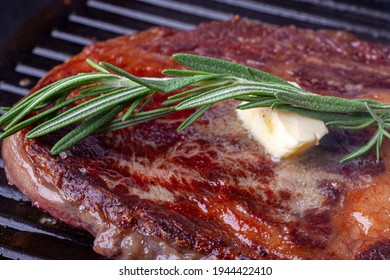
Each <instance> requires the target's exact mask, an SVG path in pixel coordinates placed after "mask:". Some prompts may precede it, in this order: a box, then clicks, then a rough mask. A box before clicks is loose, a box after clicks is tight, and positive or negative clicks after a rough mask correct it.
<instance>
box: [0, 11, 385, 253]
mask: <svg viewBox="0 0 390 280" xmlns="http://www.w3.org/2000/svg"><path fill="white" fill-rule="evenodd" d="M178 52H187V53H194V54H198V55H205V56H211V57H217V58H221V59H226V60H230V61H234V62H238V63H242V64H246V65H248V66H251V67H255V68H258V69H261V70H264V71H267V72H269V73H272V74H274V75H277V76H279V77H281V78H283V79H286V80H288V81H294V82H297V83H298V84H299V85H300V86H301V87H303V88H305V89H306V90H309V91H312V92H316V93H318V94H324V95H334V96H343V97H346V98H369V99H377V100H381V101H385V102H389V101H390V49H389V47H386V46H383V45H379V44H374V43H369V42H365V41H362V40H359V39H357V38H356V37H354V36H353V35H351V34H349V33H346V32H343V31H329V30H328V31H327V30H320V31H313V30H307V29H297V28H295V27H293V26H288V27H273V26H268V25H264V24H259V23H254V22H248V21H242V20H239V19H237V18H235V19H232V20H230V21H225V22H212V23H205V24H201V25H200V26H199V27H197V28H196V29H194V30H192V31H187V32H183V31H176V30H172V29H167V28H162V27H155V28H152V29H149V30H146V31H144V32H141V33H138V34H135V35H128V36H122V37H118V38H114V39H111V40H108V41H105V42H98V43H94V44H92V45H91V46H88V47H86V48H85V49H84V50H83V51H82V52H81V53H80V54H78V55H76V56H75V57H73V58H71V59H70V60H69V61H67V62H65V63H64V64H62V65H60V66H57V67H56V68H54V69H53V70H52V71H51V72H50V73H49V74H48V75H47V76H46V77H45V78H43V79H42V80H41V81H40V82H39V83H38V85H37V86H36V87H35V88H34V90H37V89H39V88H41V87H43V86H45V85H47V84H49V83H51V82H54V81H56V80H58V79H61V78H64V77H67V76H70V75H73V74H77V73H79V72H88V71H92V69H91V68H90V66H88V64H87V63H86V62H85V59H86V58H90V59H92V60H95V61H107V62H109V63H112V64H115V65H117V66H119V67H121V68H124V69H125V70H127V71H129V72H131V73H133V74H135V75H138V76H155V77H158V76H161V70H163V69H166V68H175V67H179V66H178V65H177V64H176V63H175V62H174V61H173V60H172V59H171V58H170V56H171V55H172V54H174V53H178ZM162 99H163V96H162V95H161V96H158V98H156V100H155V101H154V103H152V104H151V105H150V106H151V108H153V107H156V106H158V104H159V103H160V102H161V100H162ZM235 104H236V103H235V101H227V102H221V103H219V104H216V105H214V106H213V107H212V108H211V109H210V110H209V111H208V112H206V113H205V115H203V116H202V117H201V118H200V119H199V120H197V121H196V122H195V123H194V124H193V125H192V126H190V127H189V128H187V129H186V130H185V131H183V132H177V131H176V128H177V127H178V126H179V124H180V123H181V122H182V121H183V120H184V119H185V118H186V117H187V116H188V115H189V114H190V113H191V112H178V113H175V114H173V115H170V116H167V117H164V118H161V119H158V120H154V121H150V122H148V123H144V124H139V125H136V126H134V127H130V128H127V129H122V130H119V131H115V132H112V133H108V134H105V135H99V136H90V137H88V138H86V139H84V140H83V141H81V142H80V143H79V144H77V145H75V146H74V147H72V148H70V149H69V150H67V151H66V152H64V153H62V154H60V155H59V156H51V155H50V153H49V151H50V148H51V147H52V145H53V144H54V143H55V142H56V141H57V140H58V139H59V138H60V137H61V135H63V133H64V132H56V133H52V134H50V135H48V136H44V137H41V138H38V139H27V138H25V135H26V133H27V131H28V130H27V129H24V130H22V131H21V132H19V133H17V134H15V135H13V136H11V137H9V138H7V139H6V140H4V142H3V147H2V153H3V158H4V163H5V169H6V174H7V177H8V180H9V182H10V183H11V184H14V185H15V186H17V187H18V188H19V189H20V190H21V191H22V192H23V193H25V194H26V195H27V196H28V197H29V198H30V199H31V201H32V203H33V204H34V205H35V206H36V207H39V208H41V209H43V210H44V211H47V212H48V213H50V214H51V215H53V216H54V217H56V218H58V219H60V220H62V221H64V222H65V223H67V224H69V225H71V226H74V227H78V228H82V229H85V230H86V231H88V232H90V233H91V234H92V235H93V236H94V237H95V241H94V250H95V251H96V252H98V253H100V254H102V255H104V256H106V257H108V258H120V259H355V258H356V259H377V258H381V259H390V180H389V179H390V176H389V175H390V174H389V164H390V142H389V141H388V140H387V139H386V140H384V143H383V149H382V158H381V160H380V161H377V160H376V156H375V154H374V153H369V154H368V155H367V156H365V157H363V158H358V159H355V160H353V161H351V162H348V163H345V164H341V163H339V159H340V158H341V156H342V155H343V154H345V153H347V152H350V151H352V150H353V149H355V148H356V147H358V146H360V145H362V144H364V143H365V142H366V141H367V140H368V139H369V138H370V136H371V134H372V131H370V130H369V129H367V130H361V131H344V130H335V129H331V131H330V133H329V134H328V135H327V136H325V137H324V138H323V139H322V140H321V143H320V145H319V146H316V147H313V148H312V149H311V150H310V151H308V152H306V153H304V154H302V155H300V156H297V157H294V158H289V159H283V160H277V159H274V158H272V157H270V156H269V155H268V154H267V153H265V151H264V150H263V148H262V147H260V146H259V145H258V144H257V142H256V141H255V140H254V139H252V138H251V137H250V136H249V135H248V133H247V132H246V130H245V129H244V128H243V127H242V124H241V123H240V121H239V120H238V118H237V116H236V112H235V108H234V105H235Z"/></svg>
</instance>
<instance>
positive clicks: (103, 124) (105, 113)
mask: <svg viewBox="0 0 390 280" xmlns="http://www.w3.org/2000/svg"><path fill="white" fill-rule="evenodd" d="M173 59H174V60H176V61H177V62H178V63H179V64H181V65H183V66H185V67H187V68H189V69H186V70H178V69H167V70H164V71H163V73H164V74H165V75H167V77H164V78H141V77H136V76H134V75H132V74H130V73H128V72H126V71H124V70H123V69H121V68H118V67H116V66H114V65H112V64H109V63H106V62H101V63H99V64H96V63H95V62H93V61H90V60H87V62H88V63H89V64H90V65H91V66H92V67H94V68H95V69H96V70H97V72H94V73H81V74H78V75H75V76H71V77H67V78H65V79H62V80H59V81H57V82H55V83H53V84H51V85H48V86H46V87H44V88H42V89H40V90H39V91H37V92H35V93H33V94H31V95H29V96H28V97H27V98H25V99H24V100H22V101H21V102H19V103H18V104H17V105H15V106H14V107H13V108H6V110H5V113H4V115H3V116H2V117H0V126H3V127H4V133H3V134H2V135H1V136H0V138H1V139H3V138H5V137H8V136H9V135H11V134H13V133H16V132H17V131H19V130H21V129H23V128H25V127H26V126H32V125H36V126H35V127H34V128H32V129H31V130H30V131H29V132H28V133H27V137H29V138H34V137H41V136H43V135H46V134H48V133H51V132H53V131H56V130H58V129H61V128H63V127H65V126H68V125H70V124H73V125H75V124H77V123H78V125H76V128H74V129H73V130H72V131H70V132H69V133H68V134H66V135H65V136H64V137H63V138H62V139H60V140H59V141H58V142H57V143H56V144H55V145H54V147H53V149H52V150H51V153H52V154H53V155H57V154H59V153H61V152H62V151H64V150H66V149H68V148H69V147H70V146H72V145H74V144H76V143H77V142H78V141H80V140H82V139H83V138H85V137H87V136H88V135H90V134H94V133H95V134H96V133H106V132H109V131H113V130H117V129H122V128H124V127H128V126H132V125H135V124H139V123H142V122H147V121H150V120H153V119H157V118H161V117H163V116H166V115H168V114H172V113H174V112H176V111H180V110H187V109H191V108H196V109H197V110H196V111H195V113H193V114H192V115H191V116H190V117H188V118H187V119H186V120H185V121H183V123H182V124H181V125H180V126H179V127H178V130H183V129H185V128H187V127H188V126H189V125H191V124H192V123H193V122H195V121H196V120H197V119H198V118H199V117H201V116H202V115H203V114H204V113H205V112H206V111H207V110H208V109H209V108H210V107H211V106H212V105H213V104H215V103H217V102H221V101H224V100H228V99H236V100H240V101H245V104H241V105H238V106H237V109H240V110H246V109H250V108H258V107H271V108H277V109H279V110H284V111H288V112H293V113H296V114H300V115H303V116H307V117H310V118H314V119H318V120H322V121H324V122H325V123H326V124H327V125H328V126H333V127H336V128H341V129H363V128H365V127H368V126H374V127H376V128H377V129H376V132H375V133H374V135H373V136H372V138H371V139H370V140H369V141H368V142H367V143H366V144H365V145H363V146H361V147H358V148H357V149H356V150H354V151H352V152H351V153H349V154H347V155H345V156H344V157H342V158H341V160H340V161H341V162H346V161H349V160H352V159H354V158H357V157H360V156H362V155H364V154H366V153H367V152H368V151H370V150H371V149H375V150H376V153H377V158H378V159H379V158H380V153H381V145H382V141H383V138H384V137H387V138H390V133H389V131H388V130H389V128H390V104H387V103H382V102H379V101H373V100H362V99H352V100H350V99H344V98H340V97H333V96H320V95H317V94H314V93H311V92H307V91H305V90H303V89H300V88H298V87H296V86H294V85H292V84H290V83H288V82H286V81H284V80H282V79H280V78H278V77H276V76H273V75H271V74H268V73H265V72H262V71H260V70H257V69H254V68H250V67H247V66H245V65H240V64H237V63H232V62H228V61H224V60H220V59H215V58H210V57H204V56H197V55H192V54H175V55H173ZM75 89H81V90H80V96H84V97H86V96H89V97H92V99H90V100H88V101H86V102H84V103H81V104H74V106H73V107H71V108H70V109H68V110H65V111H63V108H64V107H65V106H68V105H70V104H72V103H74V102H75V101H77V100H79V99H81V97H76V98H72V99H66V97H67V96H68V95H69V94H70V93H71V92H72V91H73V90H75ZM156 92H161V93H165V94H170V95H168V98H167V100H166V101H165V102H163V103H162V104H161V108H157V109H153V110H146V109H147V106H146V105H147V104H148V103H149V102H150V101H151V100H152V99H153V98H154V97H155V96H156ZM45 106H49V107H48V108H50V109H48V110H46V111H44V112H43V113H42V112H41V113H39V114H31V113H33V112H37V111H38V110H40V109H42V108H43V107H45ZM126 108H128V109H127V110H126V111H125V114H124V115H123V117H122V118H116V115H117V114H118V113H119V112H120V111H123V110H125V109H126ZM60 110H61V111H60ZM55 113H57V114H55Z"/></svg>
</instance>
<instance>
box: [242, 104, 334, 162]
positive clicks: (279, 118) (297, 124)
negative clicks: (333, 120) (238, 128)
mask: <svg viewBox="0 0 390 280" xmlns="http://www.w3.org/2000/svg"><path fill="white" fill-rule="evenodd" d="M237 115H238V117H239V119H240V120H241V121H242V122H243V125H244V127H245V128H246V129H247V130H248V131H249V133H250V134H251V135H252V136H253V137H254V138H255V139H256V140H257V141H258V142H259V143H260V144H261V145H262V146H263V147H264V148H265V149H266V151H267V152H269V153H270V154H271V155H272V156H274V157H277V158H285V157H289V156H293V155H298V154H300V153H302V152H303V151H305V150H307V149H308V148H310V147H312V146H314V145H318V143H319V141H320V139H321V138H322V137H323V136H324V135H325V134H327V133H328V129H327V128H326V126H325V123H324V122H323V121H320V120H315V119H311V118H307V117H304V116H300V115H298V114H294V113H290V112H284V111H280V110H277V109H271V108H269V107H265V108H253V109H247V110H237Z"/></svg>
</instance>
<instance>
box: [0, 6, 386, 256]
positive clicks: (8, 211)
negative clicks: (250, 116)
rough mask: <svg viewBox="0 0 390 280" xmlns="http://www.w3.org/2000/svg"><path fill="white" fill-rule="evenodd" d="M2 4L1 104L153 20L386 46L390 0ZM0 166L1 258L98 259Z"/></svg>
mask: <svg viewBox="0 0 390 280" xmlns="http://www.w3.org/2000/svg"><path fill="white" fill-rule="evenodd" d="M194 2H196V3H194ZM0 10H1V11H2V12H1V13H2V17H1V18H2V19H1V20H0V35H2V36H1V39H0V104H1V105H3V106H11V105H13V104H14V103H15V102H16V101H17V100H19V99H20V98H22V97H23V96H25V95H26V94H27V93H28V92H29V90H30V89H31V88H32V87H33V86H34V85H35V83H36V82H37V81H38V80H39V79H40V78H41V77H42V76H44V75H45V74H46V73H47V72H48V71H49V70H50V69H51V68H53V67H54V66H56V65H57V64H60V63H62V62H64V61H65V60H67V59H68V58H70V57H71V56H73V55H75V54H77V53H78V52H80V51H81V50H82V48H83V47H84V46H85V45H88V44H90V43H92V42H94V41H102V40H106V39H108V38H111V37H115V36H118V35H123V34H129V33H134V32H137V31H141V30H145V29H147V28H149V27H152V26H155V25H161V26H166V27H171V28H176V29H180V30H189V29H192V28H194V27H195V26H196V25H197V24H199V23H201V22H206V21H212V20H227V19H230V18H231V17H233V16H234V15H240V16H242V17H243V18H248V19H251V20H256V21H259V22H265V23H269V24H274V25H290V24H294V25H296V26H298V27H303V28H313V29H320V28H327V29H343V30H348V31H350V32H352V33H354V34H355V35H357V36H358V37H360V38H363V39H366V40H370V41H375V42H379V43H384V44H390V1H369V0H366V1H352V0H349V1H347V0H343V1H333V0H273V1H271V0H269V1H265V0H264V1H259V0H258V1H255V0H198V1H193V0H134V1H127V0H74V1H71V0H64V1H55V0H40V1H37V0H36V1H23V0H13V1H12V3H4V1H3V3H2V4H0ZM0 113H3V112H0ZM3 167H4V166H3V161H2V160H1V159H0V259H102V258H103V257H101V256H100V255H97V254H96V253H94V251H93V250H92V243H93V238H92V236H90V235H89V234H88V233H86V232H84V231H81V230H77V229H73V228H70V227H68V226H67V225H65V224H63V223H61V222H60V221H57V220H56V219H54V218H52V217H50V216H49V215H48V214H46V213H44V212H42V211H40V210H39V209H37V208H35V207H33V206H32V205H31V202H30V201H29V199H28V198H27V197H25V196H24V195H23V194H21V193H20V192H19V191H18V190H17V189H16V188H14V187H12V186H9V185H8V184H7V180H6V177H5V174H4V169H3Z"/></svg>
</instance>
